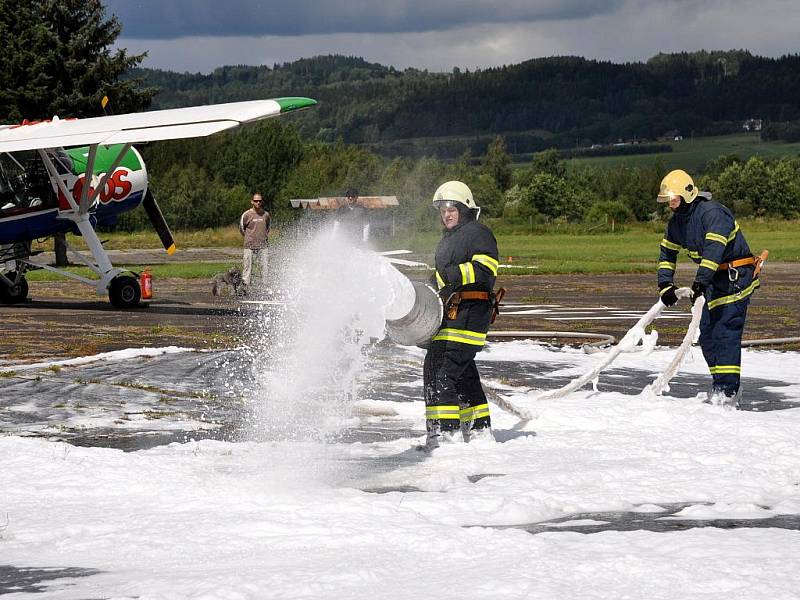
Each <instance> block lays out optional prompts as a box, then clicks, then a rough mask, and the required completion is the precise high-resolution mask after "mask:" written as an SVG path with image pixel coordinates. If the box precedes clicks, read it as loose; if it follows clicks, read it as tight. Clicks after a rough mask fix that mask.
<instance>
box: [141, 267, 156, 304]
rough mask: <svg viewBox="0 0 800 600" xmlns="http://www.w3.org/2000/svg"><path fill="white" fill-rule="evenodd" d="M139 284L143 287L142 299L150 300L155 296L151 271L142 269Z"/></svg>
mask: <svg viewBox="0 0 800 600" xmlns="http://www.w3.org/2000/svg"><path fill="white" fill-rule="evenodd" d="M139 285H140V286H141V288H142V300H150V299H151V298H152V297H153V276H152V275H150V271H147V270H144V271H142V274H141V275H140V276H139Z"/></svg>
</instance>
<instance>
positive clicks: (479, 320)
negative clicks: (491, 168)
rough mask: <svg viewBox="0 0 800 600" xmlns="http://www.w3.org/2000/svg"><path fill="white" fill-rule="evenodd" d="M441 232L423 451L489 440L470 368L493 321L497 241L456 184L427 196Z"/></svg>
mask: <svg viewBox="0 0 800 600" xmlns="http://www.w3.org/2000/svg"><path fill="white" fill-rule="evenodd" d="M433 205H434V206H435V207H436V208H437V209H438V210H439V215H440V217H441V219H442V225H444V232H443V235H442V239H441V241H440V242H439V245H438V246H437V247H436V257H435V265H436V273H435V275H434V277H435V280H436V287H437V289H438V290H439V294H440V295H441V297H442V300H443V302H444V303H445V314H444V318H443V320H442V325H441V328H440V329H439V331H438V332H437V333H436V334H435V335H434V336H433V338H432V339H431V342H430V345H429V346H428V352H427V354H426V355H425V366H424V371H423V378H424V384H425V407H426V408H425V421H426V429H427V433H428V436H427V442H426V447H427V448H428V449H433V448H437V447H438V446H439V445H440V443H442V442H450V441H453V439H454V437H456V436H457V434H458V433H459V432H460V434H461V436H463V440H464V441H470V440H473V441H474V440H476V439H493V437H492V433H491V420H490V417H489V405H488V403H487V400H486V395H485V393H484V391H483V388H482V386H481V380H480V375H479V374H478V369H477V368H476V366H475V355H476V354H477V353H478V352H479V351H480V350H481V349H482V348H483V346H484V345H485V343H486V333H487V332H488V331H489V325H490V323H491V320H492V315H493V310H494V308H495V306H494V298H495V297H494V295H493V293H492V289H493V288H494V282H495V278H496V277H497V267H498V251H497V240H495V237H494V235H493V234H492V232H491V230H489V228H488V227H486V226H485V225H483V224H482V223H479V222H478V220H477V219H478V215H479V214H480V208H478V206H476V204H475V201H474V200H473V198H472V192H471V191H470V189H469V188H468V187H467V186H466V185H465V184H463V183H461V182H460V181H448V182H447V183H444V184H442V185H441V186H439V188H438V189H437V190H436V193H435V194H434V195H433Z"/></svg>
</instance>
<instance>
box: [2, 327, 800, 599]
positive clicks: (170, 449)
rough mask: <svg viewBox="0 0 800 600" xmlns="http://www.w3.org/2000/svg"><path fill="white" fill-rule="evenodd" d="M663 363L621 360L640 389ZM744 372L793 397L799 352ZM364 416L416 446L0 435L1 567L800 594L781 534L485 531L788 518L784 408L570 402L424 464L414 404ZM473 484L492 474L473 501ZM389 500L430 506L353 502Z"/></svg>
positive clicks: (254, 585)
mask: <svg viewBox="0 0 800 600" xmlns="http://www.w3.org/2000/svg"><path fill="white" fill-rule="evenodd" d="M670 352H671V351H670V350H669V349H663V348H657V349H656V350H655V351H654V352H652V353H651V354H650V355H647V356H645V355H638V356H637V355H629V356H623V357H621V359H620V360H623V361H631V364H634V363H635V364H637V366H639V367H642V365H643V364H644V366H646V367H649V368H652V369H653V371H654V372H656V371H657V370H658V369H659V368H660V367H661V366H664V365H666V364H668V362H669V360H670V357H671V356H670ZM420 355H421V354H420V353H419V351H418V350H415V349H414V350H411V351H410V356H420ZM510 359H513V360H515V361H519V362H525V361H531V362H537V363H540V362H541V361H545V362H547V361H548V360H554V359H555V360H558V361H564V360H566V361H570V362H573V363H574V364H575V365H576V366H577V367H580V366H581V365H583V366H586V365H588V364H589V363H591V362H592V360H593V357H592V356H591V355H585V354H583V353H580V352H574V351H554V350H552V349H547V348H545V347H543V346H538V345H535V344H531V343H526V342H507V343H503V344H496V345H494V346H493V347H492V349H491V351H490V352H487V353H482V355H481V361H484V360H510ZM696 362H701V361H696ZM743 363H744V369H745V373H746V375H747V376H751V375H756V376H761V377H768V378H771V379H775V380H778V381H787V382H797V381H798V379H800V355H799V354H797V353H791V352H786V353H780V352H771V351H766V352H765V351H753V350H746V351H745V352H744V360H743ZM695 367H696V369H697V370H698V371H699V370H700V365H695V366H694V367H693V368H695ZM601 377H602V376H601ZM795 399H796V400H800V398H795ZM367 400H368V398H365V403H364V404H363V405H362V406H364V407H366V408H369V407H372V408H374V409H375V408H376V407H380V410H377V409H376V412H382V411H383V410H384V409H386V408H387V407H391V406H392V405H395V406H397V407H401V406H402V410H403V413H404V414H403V415H402V416H404V417H407V418H414V419H415V421H414V422H415V427H416V428H417V430H418V431H419V435H420V437H418V438H402V439H399V440H394V441H391V442H376V443H354V444H347V443H332V442H330V441H328V442H327V443H324V444H323V443H320V442H315V441H291V440H283V441H264V442H246V443H229V442H214V441H203V442H196V443H195V442H193V443H186V444H172V445H170V446H165V447H159V448H155V449H152V450H145V451H139V452H134V453H123V452H121V451H117V450H109V449H102V448H78V447H72V446H69V445H66V444H63V443H54V442H48V441H45V440H41V439H26V438H21V437H15V436H7V437H4V438H0V464H2V469H0V515H6V514H7V515H8V521H7V525H4V523H5V522H6V521H5V518H3V519H0V528H1V530H0V556H2V562H3V563H4V564H6V565H11V566H12V567H15V568H19V569H23V568H26V569H37V568H38V569H58V568H62V569H67V568H74V569H95V570H97V572H96V573H94V574H91V575H87V576H85V577H76V578H73V579H70V580H69V581H66V580H64V581H58V580H56V581H50V580H48V581H45V582H44V583H42V585H43V586H44V588H43V589H44V590H45V591H46V596H47V597H48V598H56V599H77V598H86V597H108V598H134V597H139V598H149V599H162V598H163V599H175V598H180V599H183V598H236V599H239V598H253V599H256V598H265V597H279V598H280V597H283V598H323V597H324V598H348V599H351V598H355V599H365V600H366V599H370V600H372V599H374V598H375V597H381V598H390V599H391V598H409V597H412V598H418V597H427V596H429V595H431V594H434V595H435V596H436V597H437V598H445V599H449V598H453V599H455V598H458V599H463V598H464V597H470V598H497V597H507V598H519V597H547V598H619V597H637V598H644V597H647V598H656V599H659V598H664V599H672V598H676V597H680V598H686V599H692V598H698V599H700V598H702V599H706V598H730V597H732V596H734V597H748V598H792V597H794V595H795V593H796V590H797V589H800V570H798V569H795V568H793V566H794V565H796V561H797V558H796V557H797V556H798V553H800V536H798V534H797V532H796V531H792V530H786V529H778V528H758V529H756V528H741V529H726V530H723V529H715V528H712V527H703V528H695V529H687V530H683V531H674V532H667V533H653V532H648V531H617V532H614V531H609V532H603V533H597V534H592V535H582V534H578V533H571V532H565V531H560V530H559V528H557V527H553V530H552V533H544V534H539V535H531V534H528V533H526V532H525V531H523V530H519V529H491V528H487V527H485V526H486V525H518V524H525V523H531V522H539V521H546V520H550V519H555V518H563V517H566V516H569V515H571V514H575V513H591V512H602V511H624V510H631V509H633V510H640V511H657V510H658V509H659V507H660V506H664V505H669V504H674V503H687V502H688V503H694V504H692V505H691V506H689V507H687V508H685V509H684V510H683V511H682V512H681V513H679V515H678V517H680V518H683V519H702V520H705V519H720V518H738V519H742V518H746V519H756V520H759V521H760V520H762V519H764V518H768V517H770V516H775V515H787V514H789V515H800V442H798V436H797V431H798V430H800V410H785V411H778V412H767V413H751V412H738V411H726V410H723V409H721V408H718V407H712V406H708V405H704V404H702V403H699V402H697V401H695V400H677V399H671V398H668V397H665V398H662V399H660V400H657V401H646V400H645V399H643V398H640V397H637V396H630V395H623V394H618V393H610V392H599V393H594V394H592V393H591V391H590V390H581V391H579V392H576V393H574V394H572V395H570V396H568V397H566V398H563V399H560V400H554V401H548V402H542V403H540V404H538V405H536V406H535V410H536V412H537V414H538V418H537V419H535V420H534V421H532V422H530V423H528V424H527V425H526V426H525V428H524V429H523V430H522V431H515V430H513V429H512V426H513V425H514V424H515V423H516V419H514V418H512V417H510V416H508V415H506V414H505V413H502V412H500V411H497V410H496V409H493V410H494V420H495V427H496V434H497V437H498V438H499V439H500V440H501V441H502V443H482V444H469V445H465V444H455V445H452V446H445V447H442V448H440V449H439V450H437V451H435V452H434V453H433V455H432V456H429V457H427V458H424V459H420V457H419V453H417V452H416V451H415V450H413V449H412V447H413V446H414V445H415V444H416V443H418V442H419V441H420V440H421V436H422V428H423V408H422V403H421V402H418V403H406V404H404V405H403V404H402V403H387V404H380V405H378V404H374V403H373V404H371V403H369V402H366V401H367ZM414 411H416V416H414V414H413V412H414ZM369 418H370V419H375V418H379V417H377V416H375V415H373V416H370V417H369ZM386 418H387V419H394V418H397V416H389V415H387V416H386ZM297 456H302V457H303V459H304V462H298V461H297V460H294V459H293V458H292V457H295V458H296V457H297ZM325 465H328V466H330V465H337V468H328V467H326V466H325ZM387 466H388V467H390V468H388V470H387ZM480 474H490V475H498V476H494V477H483V478H480V479H479V480H477V481H476V482H474V483H473V482H472V480H471V479H470V476H472V475H480ZM391 486H397V487H398V488H399V489H409V488H416V489H419V490H424V491H417V492H415V491H407V492H404V493H403V492H400V491H397V492H391V491H388V492H387V493H382V494H376V493H365V492H362V491H360V489H359V488H376V487H377V488H384V489H389V488H391ZM637 507H638V508H637ZM671 518H673V519H674V518H675V517H671ZM582 523H583V524H586V525H591V524H593V523H594V521H583V522H582ZM465 526H478V527H465ZM480 526H484V527H480ZM434 566H441V568H434ZM443 569H444V571H446V573H447V577H443V575H442V573H443ZM4 591H5V592H7V593H8V592H10V593H8V596H7V597H8V598H10V599H13V598H26V597H31V598H33V597H40V596H42V595H41V594H24V593H21V592H20V593H14V590H11V589H7V588H5V589H4Z"/></svg>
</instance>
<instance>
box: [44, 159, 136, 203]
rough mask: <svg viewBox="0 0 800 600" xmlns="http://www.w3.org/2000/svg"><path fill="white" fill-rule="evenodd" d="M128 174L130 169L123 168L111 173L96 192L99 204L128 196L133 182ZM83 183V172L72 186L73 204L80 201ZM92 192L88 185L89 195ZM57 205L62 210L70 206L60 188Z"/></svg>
mask: <svg viewBox="0 0 800 600" xmlns="http://www.w3.org/2000/svg"><path fill="white" fill-rule="evenodd" d="M129 174H130V171H129V170H128V169H124V168H120V169H117V170H116V171H114V172H113V173H112V174H111V176H110V177H109V178H108V180H107V181H106V184H105V186H103V189H102V190H100V194H98V196H99V199H100V203H101V204H108V203H109V202H112V201H117V202H119V201H122V200H124V199H125V198H127V197H128V194H130V193H131V189H132V188H133V184H132V183H131V182H130V181H128V179H127V178H128V175H129ZM101 177H102V175H101ZM85 183H86V175H85V174H84V175H81V176H80V177H78V179H77V180H76V181H75V185H74V186H72V199H73V200H74V201H75V204H80V202H81V193H82V192H83V186H84V185H85ZM92 194H94V187H89V196H91V195H92ZM58 205H59V208H61V209H62V210H69V209H70V208H71V207H70V205H69V202H67V200H66V198H64V195H63V194H62V193H61V190H60V189H59V190H58Z"/></svg>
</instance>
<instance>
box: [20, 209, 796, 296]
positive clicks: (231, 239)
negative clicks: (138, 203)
mask: <svg viewBox="0 0 800 600" xmlns="http://www.w3.org/2000/svg"><path fill="white" fill-rule="evenodd" d="M739 223H740V225H741V227H742V230H743V231H744V232H745V235H746V237H747V240H748V243H749V244H750V247H751V249H752V250H753V252H756V253H759V252H761V250H762V249H764V248H767V249H769V251H770V260H772V261H783V262H800V221H765V220H757V219H742V220H740V221H739ZM439 237H440V234H439V232H437V231H431V232H421V233H407V234H403V235H397V236H396V237H393V238H392V237H388V238H381V239H379V240H377V241H376V244H375V245H376V248H377V249H378V250H396V249H400V248H403V249H408V250H411V251H412V252H414V254H415V255H416V256H417V257H418V258H420V259H421V260H424V261H426V262H428V263H430V262H432V260H433V257H432V254H433V249H434V248H435V247H436V243H437V242H438V241H439ZM662 237H663V226H662V225H660V224H654V223H639V224H635V225H629V226H627V228H626V230H625V231H624V232H622V233H617V234H596V235H591V234H586V233H581V232H580V230H576V231H569V232H563V231H562V232H548V231H547V229H544V230H540V231H538V232H536V233H532V234H501V235H498V236H497V239H498V246H499V248H500V258H501V262H502V263H509V257H511V259H510V264H514V265H517V266H531V267H535V268H536V272H537V273H648V272H651V271H653V270H654V269H655V264H656V262H657V261H658V246H659V243H660V241H661V238H662ZM103 238H104V239H106V238H107V241H106V244H105V246H106V247H107V248H109V249H132V248H157V247H159V242H158V238H157V237H156V235H155V233H154V232H150V231H146V232H140V233H137V234H136V235H133V236H131V235H129V234H123V233H114V234H108V235H104V236H103ZM175 238H176V240H177V242H178V249H179V250H178V251H179V252H180V250H181V249H185V248H202V247H206V248H209V247H210V248H214V247H239V245H240V244H241V236H240V235H239V232H238V231H237V230H236V228H234V227H225V228H219V229H209V230H204V231H195V232H180V231H178V232H175ZM276 241H277V240H276ZM70 243H75V245H78V246H79V245H80V244H79V243H78V240H77V239H73V238H70ZM50 248H51V247H50V246H44V245H43V246H41V248H40V249H42V250H49V249H50ZM679 261H680V262H688V261H689V259H688V258H687V257H686V256H685V255H682V256H681V257H680V258H679ZM232 264H234V263H232V262H220V263H186V262H174V263H168V264H160V265H152V266H149V267H148V268H149V269H150V271H151V272H152V273H153V275H154V276H156V277H159V278H163V277H180V278H187V279H195V278H206V277H211V276H213V275H215V274H216V273H219V272H221V271H223V270H225V269H226V268H228V267H229V266H231V265H232ZM144 266H145V265H126V266H125V268H128V269H130V270H132V271H135V272H138V271H140V270H142V268H144ZM74 270H75V271H76V272H79V273H82V274H84V275H87V274H88V270H87V269H84V268H75V269H74ZM519 272H520V273H528V272H530V271H528V270H522V269H521V270H520V271H519ZM30 279H31V280H32V281H43V280H53V279H58V277H57V276H56V275H54V274H51V273H48V272H46V271H36V272H33V273H30Z"/></svg>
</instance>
